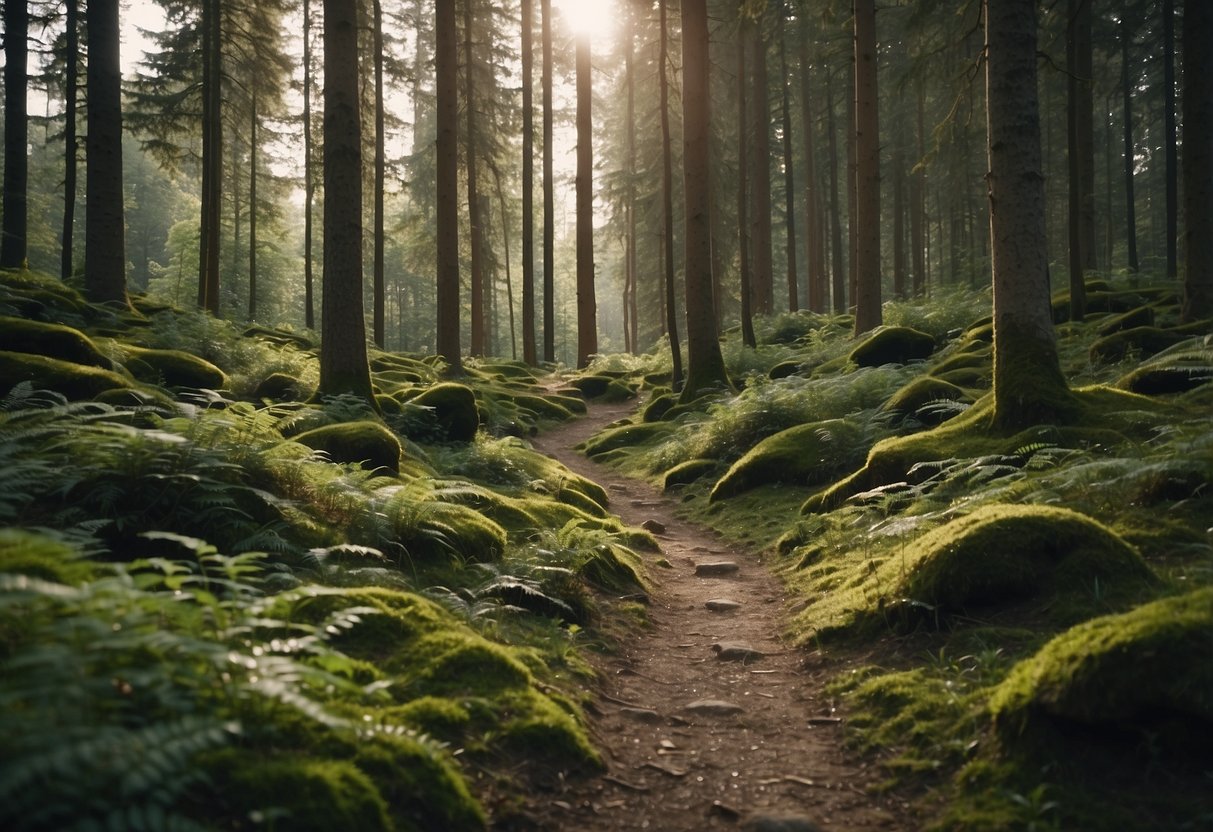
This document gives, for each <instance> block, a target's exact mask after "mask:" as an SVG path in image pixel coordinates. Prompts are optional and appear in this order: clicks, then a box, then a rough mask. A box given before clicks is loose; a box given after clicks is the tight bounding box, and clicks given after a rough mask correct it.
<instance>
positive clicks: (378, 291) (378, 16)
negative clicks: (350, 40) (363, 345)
mask: <svg viewBox="0 0 1213 832" xmlns="http://www.w3.org/2000/svg"><path fill="white" fill-rule="evenodd" d="M371 15H372V18H373V20H372V21H371V26H372V37H373V41H372V42H373V44H374V45H373V47H372V49H373V51H374V53H375V55H374V61H375V184H374V189H375V193H374V195H373V197H372V201H373V203H374V207H373V209H372V210H373V212H374V218H373V223H374V225H373V228H374V230H373V232H372V233H373V234H374V239H373V241H372V246H373V248H372V251H373V254H372V257H373V258H374V259H373V262H372V264H371V274H372V289H371V307H372V313H371V317H372V324H371V331H372V333H373V336H374V339H375V345H376V346H378V347H379V349H383V348H384V346H385V344H386V343H387V342H386V340H385V339H386V337H387V336H386V334H385V332H384V330H385V329H386V327H387V323H386V320H385V316H386V310H385V309H384V306H385V304H386V303H387V287H386V286H385V285H384V250H383V249H384V228H383V222H384V217H383V189H384V177H385V174H386V171H385V168H386V163H385V161H384V155H385V154H384V146H383V145H384V138H385V136H384V127H383V119H384V115H383V4H382V2H381V0H372V2H371Z"/></svg>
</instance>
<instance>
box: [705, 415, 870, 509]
mask: <svg viewBox="0 0 1213 832" xmlns="http://www.w3.org/2000/svg"><path fill="white" fill-rule="evenodd" d="M866 451H867V446H866V445H865V444H864V442H863V438H862V431H861V430H860V428H859V427H857V426H856V425H854V424H852V423H850V422H847V421H846V420H844V419H828V420H826V421H822V422H809V423H808V424H804V425H797V426H796V427H792V428H788V429H787V430H784V431H780V432H779V433H777V434H775V435H774V436H768V437H767V438H766V439H763V440H762V441H761V442H759V443H758V444H757V445H755V446H754V447H753V448H751V449H750V450H749V452H747V453H746V454H745V456H743V457H742V458H741V459H739V460H737V461H736V462H734V463H733V465H732V467H730V468H729V470H728V471H726V472H725V475H724V476H723V477H721V478H720V480H719V481H718V482H717V483H716V485H715V486H714V487H713V488H712V492H711V494H710V495H709V501H710V502H716V501H717V500H723V499H726V498H728V497H733V496H736V495H737V494H740V493H742V492H744V491H748V490H750V489H752V488H757V487H758V486H760V485H767V484H770V483H775V482H790V483H797V484H800V485H816V484H821V483H826V482H829V481H830V480H832V479H833V478H834V477H836V476H838V474H839V473H841V472H842V471H844V470H846V469H847V468H849V467H851V466H853V465H855V464H857V463H858V462H859V460H860V459H862V458H863V454H864V453H865V452H866Z"/></svg>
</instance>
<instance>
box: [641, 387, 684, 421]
mask: <svg viewBox="0 0 1213 832" xmlns="http://www.w3.org/2000/svg"><path fill="white" fill-rule="evenodd" d="M677 404H678V397H677V396H675V395H674V394H673V393H669V392H665V393H661V394H659V395H656V396H653V398H652V399H651V400H650V401H649V403H648V404H646V405H645V406H644V410H643V411H642V412H641V416H640V418H641V420H642V421H645V422H660V421H661V420H662V419H664V418H665V416H666V414H667V413H669V412H670V410H671V409H673V408H674V406H675V405H677Z"/></svg>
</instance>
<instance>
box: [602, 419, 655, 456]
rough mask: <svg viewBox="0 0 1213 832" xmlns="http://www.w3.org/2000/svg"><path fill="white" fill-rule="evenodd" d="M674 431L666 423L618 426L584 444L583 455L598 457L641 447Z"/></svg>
mask: <svg viewBox="0 0 1213 832" xmlns="http://www.w3.org/2000/svg"><path fill="white" fill-rule="evenodd" d="M673 430H674V426H673V425H671V424H669V423H668V422H642V423H641V424H638V425H620V426H619V427H614V428H607V429H606V430H604V431H602V432H601V433H599V434H597V435H595V436H592V437H590V438H589V439H587V440H586V442H585V455H586V456H588V457H599V456H602V455H603V454H606V453H609V452H610V451H614V450H619V449H621V448H629V447H631V446H633V445H643V444H645V443H647V442H650V441H652V440H654V439H656V438H658V437H662V436H666V435H668V434H669V433H670V432H671V431H673Z"/></svg>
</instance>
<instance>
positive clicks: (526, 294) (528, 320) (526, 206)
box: [502, 0, 536, 365]
mask: <svg viewBox="0 0 1213 832" xmlns="http://www.w3.org/2000/svg"><path fill="white" fill-rule="evenodd" d="M534 19H535V2H534V0H522V360H523V361H525V362H526V363H527V364H531V365H533V364H535V360H536V354H535V117H534V98H535V94H534V86H535V83H534V82H535V77H534V76H535V58H534V55H533V54H532V50H533V49H534V46H533V40H534V36H533V26H532V23H533V21H534ZM502 210H504V208H503V209H502ZM512 325H513V317H512V316H511V326H512Z"/></svg>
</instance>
